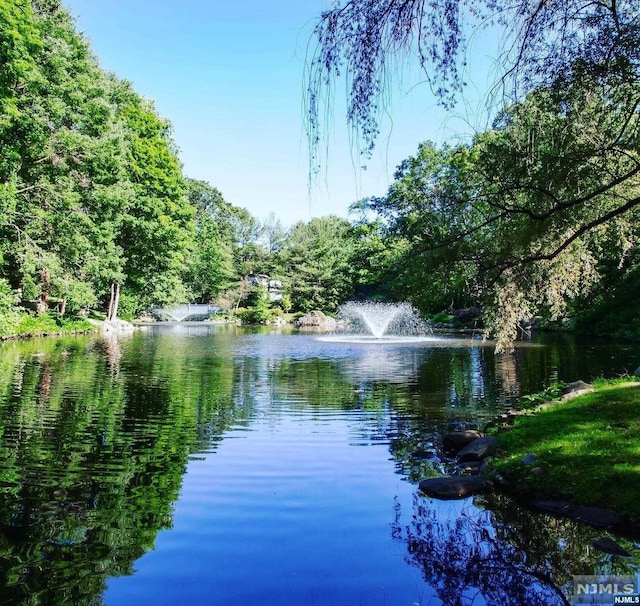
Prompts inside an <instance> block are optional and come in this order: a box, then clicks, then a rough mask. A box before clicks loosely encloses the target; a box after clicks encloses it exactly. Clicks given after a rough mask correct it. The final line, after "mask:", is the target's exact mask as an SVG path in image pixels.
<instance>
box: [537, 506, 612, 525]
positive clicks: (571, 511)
mask: <svg viewBox="0 0 640 606" xmlns="http://www.w3.org/2000/svg"><path fill="white" fill-rule="evenodd" d="M532 505H533V506H534V507H535V508H536V509H540V510H542V511H546V512H548V513H554V514H558V515H564V516H567V517H569V518H571V519H572V520H579V521H580V522H585V524H590V525H591V526H598V527H601V528H611V527H612V526H616V525H618V524H620V516H619V515H618V514H617V513H616V512H615V511H611V510H610V509H602V508H601V507H588V506H586V505H573V504H572V503H568V502H567V501H534V502H533V503H532Z"/></svg>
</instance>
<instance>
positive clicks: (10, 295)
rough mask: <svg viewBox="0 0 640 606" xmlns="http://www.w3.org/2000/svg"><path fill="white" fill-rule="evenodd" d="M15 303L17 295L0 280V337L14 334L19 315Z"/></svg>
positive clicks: (19, 311) (7, 284)
mask: <svg viewBox="0 0 640 606" xmlns="http://www.w3.org/2000/svg"><path fill="white" fill-rule="evenodd" d="M17 303H18V295H17V294H16V293H15V292H14V291H13V290H11V286H10V285H9V283H8V282H7V281H6V280H4V279H1V278H0V336H7V335H12V334H15V330H16V328H17V326H18V323H19V322H20V313H21V309H20V308H19V307H17Z"/></svg>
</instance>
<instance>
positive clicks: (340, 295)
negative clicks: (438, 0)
mask: <svg viewBox="0 0 640 606" xmlns="http://www.w3.org/2000/svg"><path fill="white" fill-rule="evenodd" d="M372 4H375V2H371V1H368V2H365V3H361V4H360V5H357V4H356V6H360V7H361V8H362V7H366V6H369V5H372ZM348 6H354V5H353V4H352V3H348ZM631 12H632V13H633V15H631V17H633V18H630V19H629V23H630V24H629V23H627V22H625V21H624V20H622V19H619V20H618V24H617V26H618V33H617V34H616V33H615V32H614V33H611V32H610V33H609V35H610V37H611V36H614V37H615V36H617V38H616V39H617V40H618V46H615V45H613V47H611V45H610V46H609V51H610V52H609V53H608V54H607V55H606V56H599V55H598V56H594V57H590V58H589V57H588V58H585V57H574V59H575V60H574V61H572V62H571V63H570V64H569V65H565V66H563V69H561V70H559V71H558V72H557V73H556V74H555V75H553V77H550V78H547V79H546V80H545V79H542V80H541V81H536V82H534V83H533V84H531V85H530V86H529V88H528V90H527V91H526V94H523V95H521V96H520V97H519V98H518V100H517V101H514V102H511V103H507V104H505V107H504V109H503V110H502V111H501V112H500V113H499V115H498V116H497V117H496V119H495V121H494V124H493V126H492V128H491V129H490V130H488V131H487V132H483V133H478V134H477V135H476V136H475V138H474V139H473V141H471V142H469V143H466V144H460V145H456V146H447V145H444V146H438V145H435V144H433V143H431V142H422V143H419V144H418V140H417V141H416V153H415V155H413V156H412V157H410V158H407V159H406V160H404V161H403V162H402V164H401V165H400V166H399V167H398V168H397V171H396V174H395V179H394V182H393V183H392V185H391V186H390V188H389V190H388V192H387V193H386V194H385V195H383V196H380V197H374V198H367V199H364V200H359V201H356V202H354V204H353V205H352V207H351V211H352V214H351V219H350V220H346V219H343V218H339V217H335V216H329V217H321V218H314V219H312V220H310V221H309V222H300V223H298V224H296V225H294V226H292V227H290V228H285V227H283V225H282V223H281V222H280V220H279V219H278V218H277V217H275V216H273V215H271V216H269V218H268V219H266V220H258V219H257V218H255V217H253V216H252V215H251V214H250V213H249V212H248V211H246V210H245V209H243V208H239V207H237V206H234V205H233V204H232V203H230V202H228V201H226V200H225V199H224V197H223V195H222V194H221V192H220V191H218V189H217V188H216V187H215V186H214V185H211V184H209V183H206V182H203V181H199V180H194V179H190V178H188V177H187V176H186V175H185V174H184V173H183V169H182V167H181V164H180V160H179V156H178V150H177V148H176V145H175V143H174V141H173V139H172V132H171V124H170V123H169V122H168V121H167V120H166V119H165V118H163V117H161V116H159V115H158V113H157V111H156V110H155V108H154V105H153V103H152V101H150V100H147V99H145V98H143V97H142V96H141V95H139V94H138V93H136V91H135V90H133V87H132V86H131V84H130V83H128V82H126V81H123V80H122V79H120V78H118V77H117V75H115V74H112V73H108V72H106V71H105V70H103V69H102V68H101V67H100V64H99V61H98V59H97V58H96V57H95V56H94V55H93V54H92V52H91V50H90V48H89V45H88V42H87V41H86V40H85V39H84V38H83V36H82V35H81V34H79V33H78V32H77V30H76V28H75V24H74V20H73V18H72V17H71V16H70V15H69V13H68V12H67V11H66V10H65V9H64V7H63V6H62V4H61V2H60V1H59V0H0V62H1V65H2V69H1V70H0V104H1V105H0V335H2V334H15V333H18V332H28V326H30V325H31V324H30V323H31V322H33V318H34V317H47V318H49V319H51V321H55V322H58V323H60V322H63V321H64V320H65V318H69V317H74V316H76V315H78V314H86V313H87V312H88V311H89V310H93V311H97V312H102V313H103V314H105V315H106V317H107V318H113V317H115V316H116V315H118V316H120V317H123V318H133V317H136V316H139V315H140V314H143V313H145V312H146V311H147V310H149V309H150V308H152V307H153V306H162V305H167V304H172V303H180V302H185V301H191V302H213V303H217V304H218V305H220V306H221V307H222V308H223V309H225V310H228V312H227V313H229V314H233V313H236V314H237V315H238V316H239V317H241V318H243V319H244V320H246V321H254V322H265V321H267V320H268V319H269V318H270V317H272V316H273V315H274V314H279V313H284V312H305V311H309V310H311V309H320V310H323V311H325V312H328V313H332V312H335V310H336V309H337V307H338V306H339V305H340V304H341V303H343V302H345V301H347V300H349V299H353V298H374V299H376V298H377V299H386V300H408V301H410V302H412V303H413V304H414V305H415V306H416V307H417V308H418V309H419V310H420V311H421V312H422V313H423V314H425V315H428V314H437V313H440V314H443V312H446V314H449V313H452V312H453V311H455V310H459V309H468V308H476V307H477V308H482V309H483V310H484V312H485V313H484V322H485V325H486V326H487V328H488V329H489V330H490V331H492V332H493V333H495V334H497V335H498V336H499V338H500V339H501V341H502V342H505V343H506V342H507V341H508V340H510V339H513V338H515V337H516V336H517V333H518V329H519V327H523V326H525V325H527V324H528V323H529V322H530V321H531V320H532V319H533V318H538V322H547V323H548V322H553V321H564V325H565V326H566V325H570V326H574V327H577V328H582V329H584V330H589V331H591V332H598V331H600V332H604V333H606V334H612V332H614V331H617V332H618V333H620V334H626V335H638V334H640V310H639V309H638V305H637V303H638V295H637V293H638V292H640V254H639V252H638V246H637V237H638V231H639V227H638V225H639V222H638V213H639V212H640V210H639V208H640V176H639V175H640V156H639V151H640V130H639V128H640V124H639V120H638V118H639V110H638V108H639V107H640V82H639V75H640V72H639V69H638V65H639V60H638V54H639V53H640V51H639V50H638V49H639V48H640V44H635V46H634V44H631V42H633V41H635V42H638V40H637V38H638V31H640V28H638V15H637V11H631ZM345 14H346V13H343V15H345ZM330 17H331V13H330V12H329V13H326V14H325V15H324V16H323V19H329V18H330ZM334 17H335V15H334ZM360 17H361V18H362V19H366V15H361V16H360ZM634 19H635V21H634ZM334 21H335V20H334ZM607 23H608V22H607ZM634 23H635V26H634V25H633V24H634ZM334 26H335V27H338V28H339V26H340V23H339V22H334ZM625 27H627V29H624V28H625ZM634 28H635V29H634ZM317 31H318V32H319V34H320V36H322V33H323V30H322V23H321V25H320V26H319V29H318V30H317ZM336 31H339V30H336ZM334 33H335V31H334ZM634 36H635V37H634ZM350 39H351V38H350ZM320 58H322V55H320ZM325 65H327V63H326V62H325ZM329 68H331V66H330V65H329ZM313 98H315V97H313ZM365 126H366V125H365ZM369 126H370V127H371V128H372V129H373V130H375V125H373V126H372V125H371V124H369ZM300 204H306V202H305V201H304V200H301V201H300ZM247 276H265V277H266V278H267V279H270V280H274V281H277V283H278V288H279V290H280V295H279V296H278V297H277V298H276V299H277V300H273V298H270V297H269V294H268V292H267V290H266V288H265V287H264V286H263V285H261V284H260V283H252V282H249V281H248V280H247V279H246V277H247ZM25 327H26V328H25Z"/></svg>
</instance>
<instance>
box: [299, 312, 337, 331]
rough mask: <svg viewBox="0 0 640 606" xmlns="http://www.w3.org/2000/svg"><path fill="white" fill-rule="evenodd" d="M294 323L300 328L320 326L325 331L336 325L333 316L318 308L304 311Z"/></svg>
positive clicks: (334, 327)
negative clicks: (307, 311)
mask: <svg viewBox="0 0 640 606" xmlns="http://www.w3.org/2000/svg"><path fill="white" fill-rule="evenodd" d="M295 324H296V326H299V327H301V328H320V329H322V330H327V331H332V330H335V329H336V327H337V322H336V321H335V320H334V319H333V318H331V317H329V316H326V315H325V314H324V313H322V312H321V311H318V310H314V311H310V312H309V313H306V314H305V315H304V316H302V317H300V318H298V319H297V320H296V322H295Z"/></svg>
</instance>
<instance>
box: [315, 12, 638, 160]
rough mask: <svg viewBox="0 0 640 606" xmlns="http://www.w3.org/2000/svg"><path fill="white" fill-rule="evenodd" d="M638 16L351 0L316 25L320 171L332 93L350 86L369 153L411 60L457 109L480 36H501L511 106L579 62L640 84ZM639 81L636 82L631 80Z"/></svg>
mask: <svg viewBox="0 0 640 606" xmlns="http://www.w3.org/2000/svg"><path fill="white" fill-rule="evenodd" d="M638 19H639V9H638V6H637V3H635V2H634V1H633V0H614V1H611V2H581V1H580V0H548V1H545V0H515V1H514V2H511V3H509V2H505V1H504V0H462V1H460V0H429V1H427V0H411V1H408V0H345V1H343V2H338V3H337V4H336V5H334V6H333V7H332V8H331V9H330V10H328V11H325V12H323V13H322V15H321V16H320V20H319V22H318V24H317V26H316V28H315V31H314V37H315V38H316V41H317V44H316V46H315V48H314V49H313V51H312V53H311V55H310V58H309V61H308V70H307V76H306V80H307V95H306V101H307V112H308V134H309V139H310V144H311V151H312V166H313V167H314V168H316V167H317V160H318V155H317V150H318V145H319V143H320V141H321V139H322V137H323V133H322V128H321V127H322V125H321V122H320V120H321V117H322V116H324V115H326V112H325V109H326V108H325V107H324V104H325V103H327V104H328V103H330V102H331V100H332V99H333V94H332V83H333V82H334V81H335V80H336V79H337V78H338V77H339V76H341V75H343V74H344V75H346V77H347V122H348V123H349V125H350V126H351V127H353V129H354V130H355V131H356V133H357V135H358V136H359V139H360V140H361V141H362V143H363V152H364V153H365V155H366V154H368V153H370V152H371V150H372V149H373V146H374V144H375V140H376V137H377V135H378V124H379V116H380V114H381V112H382V110H384V109H385V108H384V102H385V98H386V94H387V93H388V92H389V90H388V88H387V87H388V86H389V83H391V82H393V81H394V77H395V75H396V72H397V71H399V66H400V65H402V63H403V62H404V61H406V60H407V59H409V60H410V61H414V62H415V63H416V64H417V65H418V66H419V67H420V68H421V70H422V71H423V73H424V74H425V76H426V79H427V82H428V84H429V86H430V87H431V89H432V91H433V92H434V93H435V94H436V96H437V97H438V99H439V100H440V102H441V103H442V104H443V105H445V106H449V107H450V106H452V105H453V104H454V103H455V101H456V99H457V97H458V96H459V95H460V93H461V91H462V90H463V88H464V80H463V76H462V68H463V67H464V65H465V58H466V53H467V50H468V39H469V38H470V37H471V35H472V33H473V31H474V30H475V29H476V28H490V27H491V28H494V29H495V30H497V31H498V32H499V31H501V32H502V33H503V53H502V56H501V58H500V61H501V64H502V77H501V84H502V87H503V90H504V91H505V92H506V93H507V95H506V96H507V99H511V100H515V99H518V98H521V97H522V95H523V94H525V93H526V92H529V91H531V90H533V89H535V88H537V87H538V86H540V85H548V84H549V83H551V82H553V81H555V80H556V79H557V78H558V77H560V76H561V75H562V74H564V73H566V72H567V71H568V70H570V69H571V67H572V66H573V65H574V64H575V63H576V62H577V61H583V62H585V63H586V64H588V65H603V64H609V63H610V62H612V61H614V62H615V61H622V62H624V63H626V64H628V65H629V66H632V68H633V71H634V73H635V74H636V75H637V71H638V66H639V64H640V44H638V42H639V37H640V33H639V29H638ZM634 77H635V76H634Z"/></svg>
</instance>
